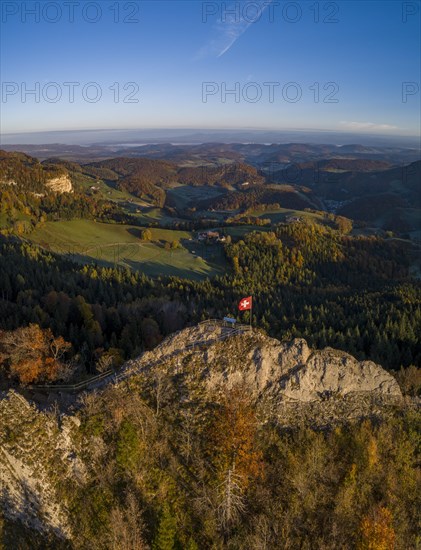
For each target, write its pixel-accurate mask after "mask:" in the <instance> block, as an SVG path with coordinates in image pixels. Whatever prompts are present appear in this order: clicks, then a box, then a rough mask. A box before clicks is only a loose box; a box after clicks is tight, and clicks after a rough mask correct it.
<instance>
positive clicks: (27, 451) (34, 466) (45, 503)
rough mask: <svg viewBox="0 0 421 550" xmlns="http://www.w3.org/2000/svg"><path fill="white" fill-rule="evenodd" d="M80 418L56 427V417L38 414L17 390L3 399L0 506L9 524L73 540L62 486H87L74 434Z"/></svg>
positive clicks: (0, 404)
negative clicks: (17, 521)
mask: <svg viewBox="0 0 421 550" xmlns="http://www.w3.org/2000/svg"><path fill="white" fill-rule="evenodd" d="M78 422H79V421H78V419H77V418H74V417H71V416H67V417H64V418H63V422H62V425H61V426H60V427H59V426H58V425H57V421H56V419H55V418H54V417H53V415H47V414H44V413H41V412H39V411H38V410H37V409H36V407H35V406H33V405H30V404H29V403H28V401H26V400H25V399H24V398H23V397H22V396H21V395H19V394H18V393H16V392H14V391H9V392H8V393H7V394H0V501H1V505H2V508H3V510H4V513H5V514H6V516H7V517H9V519H12V520H19V521H21V522H22V523H23V524H24V525H26V526H27V527H30V528H33V529H36V530H38V531H49V532H52V533H54V534H55V535H56V536H58V537H59V538H62V539H66V538H69V537H70V536H71V532H70V527H69V521H68V515H67V510H66V509H65V506H63V503H62V498H61V497H60V496H59V495H60V494H62V487H63V483H65V482H66V480H67V481H70V482H72V483H83V480H84V471H85V470H84V466H83V463H82V461H81V460H80V459H79V458H78V452H77V449H76V447H75V444H74V438H73V432H74V431H77V429H78Z"/></svg>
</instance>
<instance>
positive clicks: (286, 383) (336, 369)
mask: <svg viewBox="0 0 421 550" xmlns="http://www.w3.org/2000/svg"><path fill="white" fill-rule="evenodd" d="M297 367H298V368H296V369H294V367H292V370H291V371H290V373H289V375H288V376H287V377H286V379H285V380H283V381H281V386H282V393H283V395H284V396H285V397H286V398H290V399H294V400H297V401H305V402H308V401H315V400H317V399H320V398H325V397H329V396H332V395H338V396H346V395H349V394H358V393H365V392H368V393H377V394H381V395H385V396H395V397H399V396H401V391H400V389H399V386H398V383H397V382H396V380H395V378H393V376H391V375H390V374H389V373H387V372H386V371H385V370H384V369H382V368H381V367H380V366H379V365H376V364H375V363H373V362H372V361H361V362H360V361H357V360H356V359H355V358H354V357H352V356H351V355H348V354H347V353H345V352H338V351H335V350H332V349H330V348H326V349H324V350H322V351H318V352H315V353H313V354H312V355H311V356H310V357H309V358H308V360H307V361H306V362H305V363H304V364H303V365H302V366H299V365H297Z"/></svg>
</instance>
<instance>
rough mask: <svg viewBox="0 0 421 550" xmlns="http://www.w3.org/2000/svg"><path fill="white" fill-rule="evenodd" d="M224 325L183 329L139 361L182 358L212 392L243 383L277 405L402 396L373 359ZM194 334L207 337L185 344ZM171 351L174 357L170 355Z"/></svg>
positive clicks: (147, 361)
mask: <svg viewBox="0 0 421 550" xmlns="http://www.w3.org/2000/svg"><path fill="white" fill-rule="evenodd" d="M226 331H227V329H225V333H224V330H223V329H221V327H220V326H217V325H215V326H213V327H212V326H206V324H204V325H201V326H199V327H192V328H191V329H185V330H182V331H180V332H178V333H176V334H175V335H173V336H171V337H169V338H168V339H166V340H164V342H163V343H162V344H161V346H159V348H157V349H156V350H154V351H153V352H148V353H147V354H144V356H143V357H141V358H139V360H138V361H137V363H138V364H139V365H142V363H143V364H144V365H145V367H144V368H145V370H148V368H149V367H148V364H149V365H152V364H154V365H155V366H153V367H152V366H151V370H153V369H156V368H158V367H157V366H156V361H157V360H158V362H159V361H160V358H161V360H162V361H163V362H164V363H165V364H166V367H165V368H169V369H170V370H171V368H174V367H175V368H176V369H177V372H179V368H180V367H179V366H180V364H183V365H185V366H187V371H188V370H189V367H188V365H190V367H191V368H190V370H191V372H192V373H194V374H193V376H194V377H195V378H196V379H197V378H199V379H200V381H201V384H204V386H205V387H206V388H207V391H208V392H210V393H212V392H213V391H215V390H218V388H220V389H222V388H223V387H227V388H230V387H233V386H235V385H237V384H239V383H243V384H244V385H245V386H246V387H247V391H249V392H250V394H251V395H252V396H253V397H254V398H255V399H260V398H269V399H271V400H272V402H273V403H277V404H278V405H281V404H286V403H302V404H307V403H317V402H318V403H324V402H325V401H326V400H327V399H329V398H337V399H339V398H348V397H355V396H365V397H367V396H376V398H380V400H382V399H383V400H385V401H390V400H391V399H392V400H393V399H395V400H396V399H398V400H399V399H401V398H402V394H401V391H400V388H399V386H398V383H397V382H396V380H395V378H394V377H393V376H392V375H390V374H389V373H388V372H386V371H385V370H384V369H383V368H382V367H381V366H379V365H376V364H375V363H373V362H372V361H358V360H357V359H355V358H354V357H352V356H351V355H349V354H348V353H345V352H343V351H338V350H334V349H331V348H326V349H324V350H311V349H310V348H309V347H308V345H307V342H306V341H305V340H303V339H300V338H296V339H294V340H292V341H290V342H280V341H278V340H276V339H273V338H269V337H268V336H266V335H265V334H263V333H262V332H259V331H256V332H248V331H245V332H244V333H242V334H239V335H235V336H233V337H232V338H229V337H226ZM195 339H199V340H200V341H201V342H203V341H205V342H207V345H206V349H202V347H201V346H200V345H199V346H197V348H193V349H192V348H189V349H187V346H186V343H190V344H191V343H192V342H194V341H195ZM183 343H184V345H183ZM174 355H176V356H177V360H176V361H175V360H172V359H171V357H173V356H174ZM167 358H168V360H167V361H166V359H167ZM154 360H155V361H154ZM171 364H172V366H171ZM175 364H176V365H178V366H176V365H175Z"/></svg>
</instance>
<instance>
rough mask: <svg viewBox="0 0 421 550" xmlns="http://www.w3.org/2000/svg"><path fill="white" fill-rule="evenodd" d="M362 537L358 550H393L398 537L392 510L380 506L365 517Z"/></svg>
mask: <svg viewBox="0 0 421 550" xmlns="http://www.w3.org/2000/svg"><path fill="white" fill-rule="evenodd" d="M360 535H361V539H360V541H359V544H358V550H393V549H394V548H395V538H396V536H395V531H394V529H393V524H392V514H391V512H390V510H388V509H387V508H384V507H382V506H380V507H378V508H376V509H375V510H374V512H373V513H371V514H368V515H366V516H364V518H363V520H362V522H361V527H360Z"/></svg>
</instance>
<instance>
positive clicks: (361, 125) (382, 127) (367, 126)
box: [341, 120, 400, 131]
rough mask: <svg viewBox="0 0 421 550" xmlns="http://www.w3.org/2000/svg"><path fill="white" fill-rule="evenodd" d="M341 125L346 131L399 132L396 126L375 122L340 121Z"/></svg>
mask: <svg viewBox="0 0 421 550" xmlns="http://www.w3.org/2000/svg"><path fill="white" fill-rule="evenodd" d="M341 125H342V127H344V128H347V129H348V130H379V131H387V130H399V129H400V128H399V127H398V126H392V125H391V124H376V123H375V122H348V121H346V120H343V121H341Z"/></svg>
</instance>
